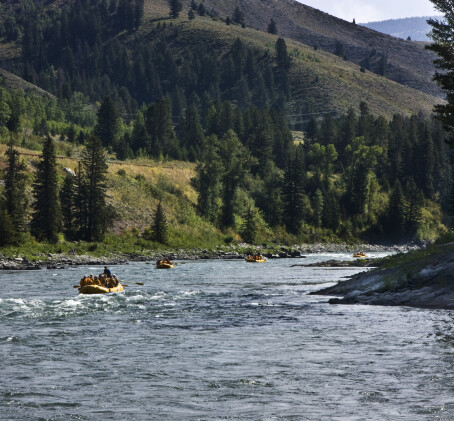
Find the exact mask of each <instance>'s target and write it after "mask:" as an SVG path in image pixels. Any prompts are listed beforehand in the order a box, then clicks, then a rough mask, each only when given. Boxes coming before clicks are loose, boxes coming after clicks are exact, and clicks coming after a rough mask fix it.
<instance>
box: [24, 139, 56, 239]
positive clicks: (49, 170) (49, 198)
mask: <svg viewBox="0 0 454 421" xmlns="http://www.w3.org/2000/svg"><path fill="white" fill-rule="evenodd" d="M33 196H34V198H35V202H34V204H33V216H32V221H31V232H32V234H33V235H34V236H35V237H36V238H37V239H38V240H47V241H49V242H51V243H56V242H57V241H58V234H59V233H60V232H61V228H62V220H61V210H60V202H59V200H58V176H57V158H56V152H55V145H54V142H53V140H52V138H51V137H50V136H48V137H47V139H46V140H45V142H44V145H43V153H42V158H41V161H40V162H39V164H38V171H37V173H36V179H35V183H34V185H33Z"/></svg>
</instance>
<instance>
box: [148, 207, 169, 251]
mask: <svg viewBox="0 0 454 421" xmlns="http://www.w3.org/2000/svg"><path fill="white" fill-rule="evenodd" d="M151 231H152V239H153V240H154V241H157V242H158V243H161V244H166V243H167V218H166V215H165V213H164V208H163V207H162V203H161V202H159V203H158V206H157V208H156V212H155V214H154V218H153V225H152V226H151Z"/></svg>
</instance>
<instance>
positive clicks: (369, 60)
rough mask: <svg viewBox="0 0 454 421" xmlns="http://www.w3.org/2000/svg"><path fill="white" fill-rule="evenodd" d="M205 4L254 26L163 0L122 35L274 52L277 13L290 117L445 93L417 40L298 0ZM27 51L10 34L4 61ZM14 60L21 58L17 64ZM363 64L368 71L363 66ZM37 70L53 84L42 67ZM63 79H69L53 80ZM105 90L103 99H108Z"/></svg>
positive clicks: (407, 106) (379, 109)
mask: <svg viewBox="0 0 454 421" xmlns="http://www.w3.org/2000/svg"><path fill="white" fill-rule="evenodd" d="M203 4H204V5H205V9H206V10H207V11H209V10H211V9H212V10H213V15H214V16H216V15H219V16H220V17H221V18H225V17H226V16H228V15H229V16H231V15H232V13H233V9H234V7H235V6H239V7H240V8H241V10H242V11H243V13H244V15H245V22H246V25H247V27H246V28H241V27H240V26H236V25H230V26H226V25H225V23H224V22H223V21H222V20H219V19H212V18H210V17H208V16H205V17H201V16H197V18H196V19H195V20H193V21H189V20H188V19H187V10H188V8H189V3H188V2H186V5H185V6H184V8H183V11H182V13H181V16H180V18H179V19H177V20H171V19H169V18H168V10H169V8H168V4H167V1H166V0H155V1H153V2H151V1H146V2H145V16H144V19H143V23H142V25H141V27H140V28H139V29H138V30H137V31H136V32H134V33H131V34H128V33H122V34H120V35H119V36H118V37H116V40H118V41H119V42H120V43H122V44H123V45H124V46H126V47H127V48H128V49H130V48H131V47H132V46H133V45H136V44H137V43H138V42H147V43H149V42H151V44H152V45H157V44H159V42H160V41H162V40H165V41H166V42H167V43H168V44H169V45H170V46H172V47H173V48H174V49H175V52H176V53H177V52H178V51H179V48H180V47H181V46H185V48H187V49H190V50H192V51H193V52H196V51H200V50H205V51H207V52H209V53H210V54H211V55H212V56H214V57H217V58H218V59H221V58H222V57H225V55H226V54H227V53H228V52H229V50H230V48H231V46H232V44H233V42H234V40H235V39H236V38H240V39H242V40H243V41H244V42H245V43H246V44H248V45H250V46H252V47H253V48H256V49H258V50H260V51H262V52H268V53H270V54H274V45H275V43H276V39H277V37H276V36H275V35H270V34H267V33H266V28H267V25H268V23H269V21H270V17H273V19H274V20H275V21H276V22H277V28H278V33H279V36H284V37H286V38H287V42H288V48H289V51H290V54H291V56H292V58H293V62H294V66H293V68H292V71H291V75H290V77H291V84H292V101H291V103H290V109H289V111H288V115H289V116H290V121H292V122H298V121H305V120H307V117H305V116H306V115H308V114H310V115H314V113H315V115H317V114H318V115H323V114H324V113H326V112H330V113H331V114H332V115H340V114H342V113H345V112H346V111H347V110H348V109H349V108H350V107H352V108H353V109H355V110H358V107H359V103H360V102H361V101H363V100H364V101H367V102H368V104H369V107H370V109H371V110H372V112H373V113H374V114H382V115H384V116H385V117H386V118H391V117H392V115H393V114H395V113H403V114H407V115H408V114H410V113H417V112H419V111H423V112H424V113H425V114H429V113H430V112H431V110H432V108H433V105H434V104H435V103H438V102H439V101H440V99H439V98H438V97H439V96H440V91H439V89H438V88H437V87H436V86H435V84H434V83H433V82H432V81H431V77H432V73H433V66H432V56H431V55H430V53H428V52H427V51H425V50H424V48H423V46H421V45H419V44H417V43H409V42H407V41H403V40H398V39H395V38H392V37H390V36H386V35H383V34H380V33H378V32H375V31H372V30H370V29H368V28H364V27H361V26H359V25H353V24H351V23H348V22H345V21H343V20H340V19H337V18H335V17H332V16H329V15H327V14H325V13H322V12H320V11H318V10H316V9H313V8H310V7H307V6H304V5H302V4H300V3H298V2H294V1H291V0H284V1H265V0H252V1H248V2H247V4H246V3H245V2H242V1H233V2H228V3H226V2H221V1H218V0H206V1H205V2H204V3H203ZM161 24H167V25H169V24H171V25H172V28H169V27H167V29H165V30H162V29H161V30H157V27H159V26H160V25H161ZM174 28H181V30H182V32H181V33H178V32H177V31H178V29H177V30H176V31H175V30H174ZM253 28H258V29H259V30H254V29H253ZM116 40H115V42H116ZM336 43H337V44H338V43H342V45H343V49H344V50H345V54H346V58H347V59H348V60H344V59H342V58H340V57H338V56H336V55H334V54H332V53H333V52H334V51H335V48H336ZM314 46H317V50H315V49H314ZM20 51H21V50H20V49H18V48H14V44H12V43H7V42H2V43H1V44H0V67H3V68H4V69H6V70H13V69H14V68H15V69H16V70H15V72H16V73H17V70H18V67H17V63H18V62H20V59H19V58H18V57H17V54H18V53H20ZM131 53H132V52H131V51H129V54H131ZM132 58H133V57H132ZM384 62H386V63H385V65H384V64H383V63H384ZM11 63H16V64H15V65H14V66H15V67H14V68H13V67H12V65H11ZM360 65H361V66H362V70H363V72H360ZM383 65H384V66H385V67H384V68H383V69H382V70H384V74H385V76H386V77H383V76H380V75H377V74H376V73H377V72H379V69H378V67H379V66H383ZM368 69H370V70H368ZM78 77H80V76H78ZM32 78H33V79H34V80H35V81H36V82H37V83H38V84H40V85H41V86H42V87H44V88H45V89H46V87H45V86H43V84H42V83H40V79H39V78H37V76H36V75H35V76H33V77H32ZM46 78H48V76H46ZM392 81H394V82H397V84H396V83H393V82H392ZM56 83H61V82H57V81H56V82H52V84H56ZM15 86H17V83H16V84H15ZM48 86H49V87H50V86H51V85H48ZM402 86H404V87H403V88H402ZM106 94H107V93H104V94H103V95H104V96H105V95H106ZM103 95H102V94H101V96H99V97H98V98H96V99H98V100H100V99H102V97H103ZM140 101H143V99H140ZM140 101H139V102H140ZM148 101H149V100H148ZM148 101H147V102H148Z"/></svg>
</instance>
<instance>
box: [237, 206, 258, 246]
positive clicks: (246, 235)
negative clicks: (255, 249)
mask: <svg viewBox="0 0 454 421" xmlns="http://www.w3.org/2000/svg"><path fill="white" fill-rule="evenodd" d="M243 220H244V222H243V225H242V227H241V231H240V234H241V237H242V238H243V240H244V241H245V242H246V243H248V244H254V243H255V238H256V236H257V231H258V225H257V214H256V212H255V211H254V209H253V208H252V207H249V208H248V210H247V211H246V213H245V214H244V215H243Z"/></svg>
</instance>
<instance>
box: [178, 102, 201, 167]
mask: <svg viewBox="0 0 454 421" xmlns="http://www.w3.org/2000/svg"><path fill="white" fill-rule="evenodd" d="M180 141H181V142H182V146H184V147H185V148H186V150H187V151H188V153H189V159H190V160H191V161H196V160H198V159H200V158H201V157H202V153H203V150H204V144H205V135H204V134H203V129H202V126H201V125H200V119H199V113H198V111H197V108H196V107H195V106H194V105H191V106H190V107H188V108H187V109H186V111H185V114H184V117H183V120H182V122H181V125H180Z"/></svg>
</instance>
